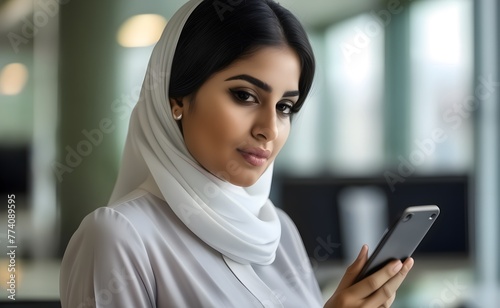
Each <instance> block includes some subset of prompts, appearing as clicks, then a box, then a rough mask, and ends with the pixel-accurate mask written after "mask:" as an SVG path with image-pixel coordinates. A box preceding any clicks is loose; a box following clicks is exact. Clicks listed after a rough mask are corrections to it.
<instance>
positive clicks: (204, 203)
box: [109, 0, 281, 265]
mask: <svg viewBox="0 0 500 308" xmlns="http://www.w3.org/2000/svg"><path fill="white" fill-rule="evenodd" d="M201 2H202V0H191V1H188V3H186V4H185V5H184V6H182V7H181V8H180V9H179V10H178V11H177V12H176V13H175V15H174V16H173V17H172V18H171V19H170V21H169V22H168V24H167V27H166V28H165V30H164V32H163V34H162V36H161V38H160V40H159V41H158V43H157V44H156V46H155V48H154V50H153V53H152V55H151V59H150V62H149V65H148V69H147V72H146V77H145V80H144V83H143V86H142V90H141V96H140V99H139V102H138V103H137V105H136V106H135V108H134V110H133V111H132V115H131V119H130V124H129V131H128V136H127V140H126V144H125V149H124V154H123V161H122V165H121V168H120V172H119V175H118V179H117V182H116V184H115V188H114V190H113V194H112V196H111V199H110V201H109V204H113V203H116V202H117V201H119V199H120V198H122V197H123V196H125V195H127V194H128V193H130V192H131V191H133V190H134V189H136V188H137V187H138V186H139V185H140V184H141V183H142V182H144V181H145V180H146V179H147V178H148V177H149V176H150V175H151V176H152V178H153V179H154V181H155V182H156V185H157V186H158V188H159V189H160V191H161V194H162V195H163V197H164V199H165V201H166V202H167V203H168V205H169V206H170V207H171V208H172V210H173V211H174V212H175V214H176V215H177V216H178V217H179V219H180V220H181V221H182V222H183V223H184V224H185V225H186V226H187V227H188V228H189V229H190V230H191V231H192V232H193V233H194V234H196V235H197V236H198V237H199V238H200V239H202V240H203V241H204V242H206V243H207V244H208V245H210V246H211V247H213V248H214V249H216V250H217V251H219V252H220V253H221V254H223V255H224V256H225V257H226V258H230V259H232V260H233V261H236V262H238V263H241V264H254V263H255V264H261V265H266V264H270V263H272V262H273V261H274V258H275V253H276V249H277V247H278V244H279V240H280V235H281V226H280V222H279V219H278V216H277V213H276V210H275V208H274V205H273V204H272V202H271V201H270V200H269V192H270V187H271V178H272V170H273V165H270V166H269V168H268V169H267V170H266V171H265V172H264V174H263V175H262V176H261V178H260V179H259V180H258V181H257V182H256V183H255V184H254V185H253V186H251V187H248V188H243V187H238V186H235V185H232V184H230V183H228V182H225V181H222V180H220V179H219V178H217V177H215V176H214V175H212V174H210V173H209V172H207V171H206V170H205V169H203V168H202V167H201V166H200V165H199V163H198V162H197V161H196V160H195V159H194V158H193V157H192V156H191V154H190V153H189V152H188V150H187V148H186V145H185V143H184V139H183V136H182V134H181V132H180V130H179V127H178V126H177V123H176V121H175V120H174V118H173V116H172V112H171V108H170V103H169V97H168V93H169V89H168V86H169V83H170V71H171V68H172V60H173V57H174V52H175V49H176V46H177V42H178V39H179V36H180V34H181V31H182V28H183V27H184V24H185V23H186V20H187V19H188V17H189V15H190V14H191V12H192V11H193V10H194V9H195V8H196V7H197V6H198V4H200V3H201Z"/></svg>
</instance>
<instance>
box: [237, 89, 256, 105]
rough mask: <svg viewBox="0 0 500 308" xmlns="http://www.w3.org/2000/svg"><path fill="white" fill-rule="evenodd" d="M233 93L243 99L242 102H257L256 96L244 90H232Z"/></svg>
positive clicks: (240, 99) (238, 98)
mask: <svg viewBox="0 0 500 308" xmlns="http://www.w3.org/2000/svg"><path fill="white" fill-rule="evenodd" d="M231 93H232V94H233V96H234V97H235V98H236V99H237V100H239V101H242V102H255V101H256V100H255V97H254V96H253V95H252V94H250V93H248V92H246V91H243V90H231Z"/></svg>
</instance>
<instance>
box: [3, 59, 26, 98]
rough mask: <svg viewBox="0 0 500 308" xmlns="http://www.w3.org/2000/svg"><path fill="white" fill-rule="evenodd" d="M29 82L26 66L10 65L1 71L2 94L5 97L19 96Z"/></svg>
mask: <svg viewBox="0 0 500 308" xmlns="http://www.w3.org/2000/svg"><path fill="white" fill-rule="evenodd" d="M27 80H28V69H27V68H26V66H25V65H24V64H21V63H11V64H8V65H6V66H5V67H4V68H3V69H2V71H0V93H1V94H4V95H16V94H19V93H20V92H21V91H22V90H23V88H24V86H25V85H26V81H27Z"/></svg>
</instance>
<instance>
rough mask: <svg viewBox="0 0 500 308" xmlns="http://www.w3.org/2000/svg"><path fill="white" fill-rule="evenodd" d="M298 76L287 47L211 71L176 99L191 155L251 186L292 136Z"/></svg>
mask: <svg viewBox="0 0 500 308" xmlns="http://www.w3.org/2000/svg"><path fill="white" fill-rule="evenodd" d="M299 77H300V61H299V58H298V57H297V55H296V54H295V52H294V51H293V50H292V49H291V48H289V47H263V48H261V49H259V50H258V51H257V52H255V53H254V54H253V55H252V56H251V57H247V58H245V59H242V60H238V61H235V62H234V63H233V64H232V65H230V66H229V67H227V68H226V69H224V70H222V71H220V72H218V73H216V74H214V75H212V76H211V77H210V78H209V79H208V80H207V81H206V82H205V83H204V84H203V85H202V86H201V87H200V89H199V90H198V91H197V93H196V94H195V95H194V96H193V97H185V98H182V102H183V106H182V107H179V106H178V105H175V104H173V108H174V110H175V111H176V112H175V113H176V114H179V113H180V111H182V115H183V117H182V120H181V124H182V130H183V135H184V140H185V143H186V146H187V149H188V150H189V152H190V153H191V155H192V156H193V157H194V158H195V159H196V160H197V161H198V162H199V163H200V164H201V165H202V166H203V167H204V168H205V169H207V170H208V171H209V172H211V173H212V174H214V175H216V176H217V177H219V178H221V179H223V180H226V181H228V182H230V183H232V184H234V185H238V186H243V187H247V186H251V185H253V184H254V183H255V182H256V181H257V180H258V179H259V177H260V176H261V175H262V174H263V173H264V171H265V170H266V169H267V167H268V166H269V165H270V164H271V163H272V162H273V161H274V159H275V158H276V155H277V154H278V152H279V151H280V150H281V148H282V147H283V145H284V144H285V141H286V139H287V138H288V134H289V132H290V116H291V111H292V106H293V104H295V103H296V102H297V100H298V98H299V93H298V84H299ZM191 100H192V101H193V103H192V105H191V104H190V101H191ZM175 108H178V109H181V110H178V109H175Z"/></svg>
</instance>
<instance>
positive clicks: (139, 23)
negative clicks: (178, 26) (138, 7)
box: [117, 14, 167, 47]
mask: <svg viewBox="0 0 500 308" xmlns="http://www.w3.org/2000/svg"><path fill="white" fill-rule="evenodd" d="M166 24H167V20H166V19H165V18H164V17H163V16H160V15H157V14H141V15H135V16H132V17H130V18H129V19H127V20H126V21H125V22H124V23H123V24H122V25H121V26H120V29H119V30H118V35H117V40H118V43H119V44H120V45H121V46H123V47H144V46H150V45H153V44H155V43H156V42H158V40H159V39H160V36H161V34H162V32H163V29H164V28H165V25H166Z"/></svg>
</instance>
